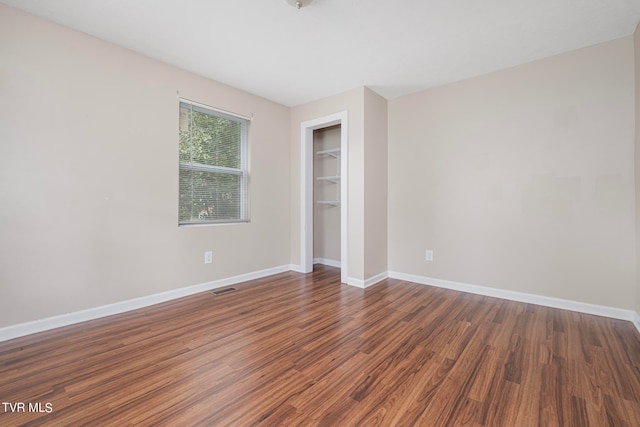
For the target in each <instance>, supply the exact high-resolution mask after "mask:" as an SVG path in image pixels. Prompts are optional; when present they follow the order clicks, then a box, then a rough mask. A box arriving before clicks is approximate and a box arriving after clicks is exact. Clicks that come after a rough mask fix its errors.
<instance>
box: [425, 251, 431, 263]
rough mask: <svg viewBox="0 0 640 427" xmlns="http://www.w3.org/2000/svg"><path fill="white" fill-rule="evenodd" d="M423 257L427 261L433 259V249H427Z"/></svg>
mask: <svg viewBox="0 0 640 427" xmlns="http://www.w3.org/2000/svg"><path fill="white" fill-rule="evenodd" d="M425 259H426V260H427V261H433V251H432V250H431V249H427V252H426V254H425Z"/></svg>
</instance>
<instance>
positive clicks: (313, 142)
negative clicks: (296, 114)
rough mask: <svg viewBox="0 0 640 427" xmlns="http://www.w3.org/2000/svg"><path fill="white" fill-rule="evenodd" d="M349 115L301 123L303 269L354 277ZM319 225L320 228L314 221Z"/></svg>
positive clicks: (301, 251) (345, 280)
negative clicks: (318, 267)
mask: <svg viewBox="0 0 640 427" xmlns="http://www.w3.org/2000/svg"><path fill="white" fill-rule="evenodd" d="M347 116H348V114H347V112H346V111H343V112H340V113H335V114H331V115H329V116H325V117H321V118H318V119H314V120H309V121H306V122H302V123H301V126H300V127H301V138H300V140H301V151H300V154H301V158H300V160H301V162H300V165H301V170H300V201H301V203H300V270H301V271H302V272H303V273H310V272H312V271H313V265H314V263H318V264H326V265H332V266H336V267H340V280H341V281H342V283H347V279H348V277H349V276H348V261H349V256H348V255H349V253H348V236H349V233H348V221H347V218H348V194H347V189H348V185H347V184H348V183H347V179H348V173H347V172H348V170H347V165H348V157H347V148H348V146H349V145H348V134H349V132H348V122H347ZM316 222H317V226H314V223H316Z"/></svg>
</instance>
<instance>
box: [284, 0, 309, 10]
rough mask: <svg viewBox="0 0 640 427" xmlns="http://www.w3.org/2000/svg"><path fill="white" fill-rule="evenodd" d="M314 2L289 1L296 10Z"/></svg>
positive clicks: (304, 0)
mask: <svg viewBox="0 0 640 427" xmlns="http://www.w3.org/2000/svg"><path fill="white" fill-rule="evenodd" d="M312 1H313V0H287V3H289V4H290V5H291V6H293V7H295V8H296V9H301V8H303V7H304V6H307V5H308V4H309V3H311V2H312Z"/></svg>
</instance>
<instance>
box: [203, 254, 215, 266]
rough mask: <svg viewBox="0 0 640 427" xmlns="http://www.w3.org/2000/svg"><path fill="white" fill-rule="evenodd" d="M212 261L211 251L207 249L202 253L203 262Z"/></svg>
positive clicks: (208, 262)
mask: <svg viewBox="0 0 640 427" xmlns="http://www.w3.org/2000/svg"><path fill="white" fill-rule="evenodd" d="M212 262H213V252H211V251H207V252H205V253H204V263H205V264H211V263H212Z"/></svg>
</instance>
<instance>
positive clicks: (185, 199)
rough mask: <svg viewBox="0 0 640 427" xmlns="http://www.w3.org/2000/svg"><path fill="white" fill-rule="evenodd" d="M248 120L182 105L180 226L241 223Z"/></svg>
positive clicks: (245, 217) (244, 211)
mask: <svg viewBox="0 0 640 427" xmlns="http://www.w3.org/2000/svg"><path fill="white" fill-rule="evenodd" d="M247 127H248V121H247V120H245V119H241V118H238V117H235V116H231V115H227V114H222V113H219V112H217V111H213V110H209V109H207V108H203V107H201V106H199V105H193V104H189V103H186V102H180V131H179V139H180V141H179V143H180V159H179V162H180V178H179V192H180V195H179V223H180V224H194V223H196V224H197V223H211V222H215V223H220V222H243V221H247V220H248V214H247V167H246V165H247V159H246V157H247Z"/></svg>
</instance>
